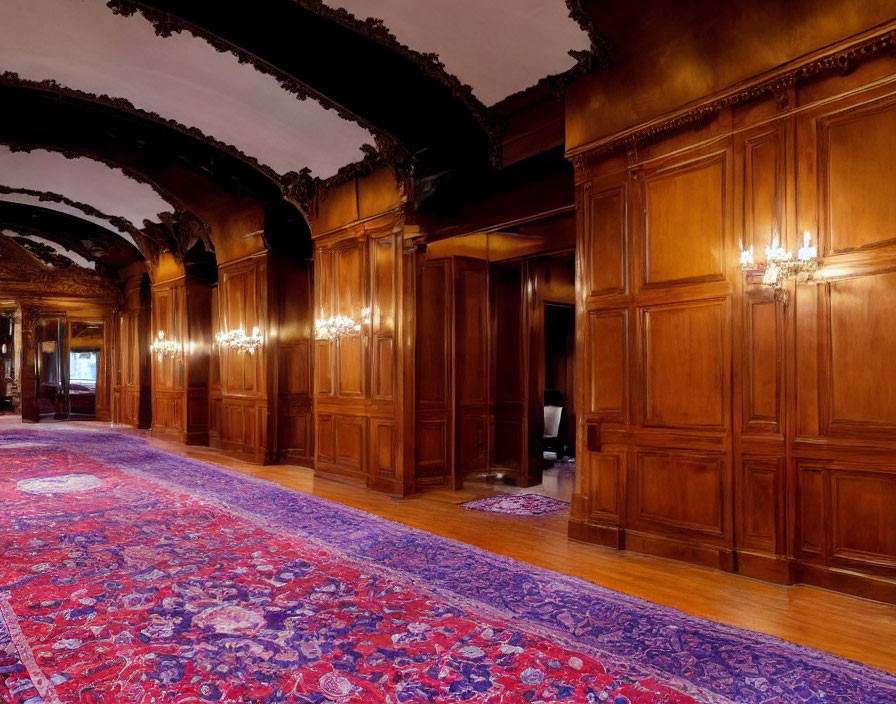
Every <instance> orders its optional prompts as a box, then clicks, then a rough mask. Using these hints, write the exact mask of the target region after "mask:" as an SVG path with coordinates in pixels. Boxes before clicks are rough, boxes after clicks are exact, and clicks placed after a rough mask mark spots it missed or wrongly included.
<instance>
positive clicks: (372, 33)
mask: <svg viewBox="0 0 896 704" xmlns="http://www.w3.org/2000/svg"><path fill="white" fill-rule="evenodd" d="M291 1H292V2H295V3H296V4H297V5H299V6H300V7H302V9H304V10H307V11H309V12H313V13H314V14H316V15H318V16H319V17H322V18H324V19H326V20H329V21H332V22H335V23H338V24H340V25H341V26H343V27H346V28H347V29H350V30H351V31H353V32H355V33H357V34H360V35H361V36H363V37H365V38H367V39H371V40H373V41H376V42H378V43H380V44H383V45H384V46H386V47H388V48H389V49H391V50H393V51H395V52H396V53H398V54H400V55H401V56H404V57H405V58H407V59H409V60H410V61H412V62H413V63H414V64H416V65H417V67H418V68H419V69H420V70H421V71H422V72H423V74H424V75H426V76H428V77H430V78H433V79H435V80H437V81H439V82H441V83H442V84H444V85H445V86H446V87H447V88H448V89H449V90H450V91H451V93H452V95H454V97H455V98H456V99H457V100H458V101H460V102H461V103H462V104H463V105H464V106H465V107H466V108H467V109H468V110H469V111H470V113H471V114H472V115H473V116H474V117H475V118H476V121H477V122H478V123H479V125H480V126H481V127H482V129H483V131H484V132H485V134H486V135H487V136H488V138H489V142H490V143H491V148H492V155H491V158H492V161H493V163H495V164H496V165H497V164H498V163H499V162H500V149H501V137H502V135H503V131H504V125H503V122H502V120H501V119H500V118H499V117H498V116H497V115H495V114H494V113H493V112H492V111H491V110H489V108H487V107H486V106H485V105H484V104H483V103H482V102H481V101H480V100H479V99H478V98H477V97H476V96H475V95H474V94H473V89H472V87H470V86H469V85H467V84H466V83H462V82H461V81H460V79H458V78H457V77H456V76H454V75H453V74H451V73H448V71H447V70H446V68H445V65H444V64H443V63H442V61H441V60H440V59H439V56H438V54H435V53H422V52H419V51H416V50H414V49H411V48H410V47H408V46H406V45H405V44H402V43H401V42H400V41H398V39H397V38H396V37H395V36H394V35H393V34H392V33H391V32H390V31H389V29H388V28H387V27H386V25H385V23H384V22H383V21H382V20H380V19H375V18H369V19H366V20H360V19H358V18H357V17H355V15H353V14H351V13H350V12H348V11H347V10H344V9H342V8H332V7H330V6H329V5H326V4H324V2H323V0H291ZM568 2H571V3H576V2H577V0H568ZM106 4H107V5H108V6H109V7H110V8H111V9H112V11H113V12H115V13H116V14H120V15H123V16H131V15H133V14H134V13H135V12H139V13H140V14H141V15H143V17H145V18H146V19H147V20H148V21H149V22H150V23H152V25H153V27H154V28H155V31H156V34H157V35H158V36H160V37H169V36H171V35H172V34H174V33H177V32H182V31H186V32H189V33H190V34H192V35H193V36H196V37H200V38H202V39H204V40H205V41H207V42H208V43H209V44H210V45H211V46H212V47H213V48H214V49H215V50H216V51H219V52H221V53H224V52H229V53H232V54H233V55H234V56H236V57H237V59H238V60H239V61H240V63H248V64H251V65H252V66H253V67H254V68H255V69H256V70H258V71H259V72H261V73H265V74H268V75H270V76H273V77H274V78H276V79H277V80H278V81H279V82H280V85H281V86H282V87H283V89H284V90H286V91H288V92H290V93H293V94H295V95H296V96H298V97H299V99H300V100H304V99H306V98H308V97H311V98H313V99H314V100H316V101H318V102H319V103H320V104H321V105H323V106H324V107H325V108H327V109H331V110H335V111H336V112H337V114H339V115H340V117H343V118H345V119H347V120H351V121H353V122H356V123H358V124H359V125H361V126H362V127H364V128H365V129H367V130H368V131H369V132H370V133H371V134H373V135H374V140H375V142H376V143H377V146H379V145H380V144H382V143H384V142H388V141H390V140H392V141H394V140H395V138H394V137H393V136H391V135H389V134H387V133H385V132H384V131H383V130H380V129H378V128H377V127H376V126H374V125H372V124H371V123H369V122H367V121H366V120H364V119H362V118H361V117H359V116H358V115H355V114H354V113H351V112H349V111H347V110H346V109H345V108H343V107H342V106H340V105H338V104H337V103H334V102H333V101H331V100H330V99H329V98H327V97H326V96H325V95H323V94H321V93H318V92H317V91H315V90H314V89H312V88H311V87H309V86H307V85H306V84H304V83H302V82H301V81H299V80H298V79H296V78H295V77H294V76H292V75H291V74H289V73H286V72H285V71H283V70H281V69H279V68H277V67H276V66H273V65H272V64H270V63H268V62H266V61H264V60H262V59H260V58H259V57H258V56H256V55H255V54H251V53H249V52H247V51H245V50H243V49H242V48H240V47H239V46H237V45H235V44H232V43H230V42H228V41H226V40H224V39H222V38H221V37H219V36H217V35H216V34H213V33H211V32H208V31H206V30H205V29H203V28H202V27H198V26H196V25H194V24H192V23H191V22H188V21H186V20H184V19H181V18H180V17H176V16H173V15H170V14H168V13H167V12H164V11H162V10H158V9H156V8H152V7H147V6H146V5H144V4H142V3H139V2H135V1H134V0H109V1H108V2H107V3H106ZM384 157H388V154H384ZM333 178H336V177H333ZM331 181H332V179H326V180H323V181H321V183H324V184H326V185H327V186H328V187H332V186H333V185H336V183H335V182H331Z"/></svg>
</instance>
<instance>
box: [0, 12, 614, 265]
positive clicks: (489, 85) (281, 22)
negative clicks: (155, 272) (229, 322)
mask: <svg viewBox="0 0 896 704" xmlns="http://www.w3.org/2000/svg"><path fill="white" fill-rule="evenodd" d="M579 2H580V0H565V1H564V0H489V1H488V2H482V1H481V0H426V2H423V1H422V0H383V2H380V3H375V4H372V3H363V2H361V1H360V0H257V1H256V2H252V3H222V2H220V0H191V1H190V2H186V3H185V2H182V1H181V0H146V1H145V2H134V1H133V0H108V1H107V0H78V1H74V0H0V105H4V106H7V105H12V106H14V109H11V110H8V109H6V110H0V215H3V214H4V213H6V215H7V216H9V212H10V208H12V207H13V206H16V205H18V206H20V209H23V208H31V209H34V210H35V211H37V210H39V211H40V212H39V213H36V214H33V215H34V217H35V218H36V219H40V220H45V221H46V220H47V218H48V217H50V216H48V215H47V213H53V212H55V214H56V215H58V216H59V217H69V218H73V219H78V220H79V223H80V224H79V225H78V226H77V227H74V226H73V225H72V222H71V221H70V222H68V223H67V228H68V230H69V231H74V230H78V231H79V232H80V231H82V229H83V228H88V229H89V228H94V229H95V231H97V232H100V231H104V232H105V234H104V235H103V236H104V237H107V238H109V237H111V238H112V240H113V241H115V242H116V243H117V244H116V245H115V246H113V247H112V248H111V249H109V248H108V247H107V248H106V249H107V250H108V251H110V252H112V254H111V255H108V256H106V258H105V261H106V264H109V265H112V264H111V262H112V261H114V262H122V261H129V260H130V258H131V257H133V256H134V254H135V253H136V251H137V250H136V248H137V247H139V249H140V251H141V252H142V253H143V255H144V256H146V257H147V258H154V257H155V256H156V255H157V254H158V253H159V252H161V251H164V250H166V249H170V250H171V251H175V252H178V253H180V254H183V253H184V252H185V251H187V250H188V249H189V248H190V247H191V246H192V245H193V243H195V242H196V240H197V239H198V238H201V239H203V241H204V242H205V244H206V245H207V246H206V249H210V246H211V240H210V239H209V233H210V229H209V227H208V225H206V223H207V222H212V219H213V216H214V215H215V212H216V208H217V207H218V204H220V203H222V202H223V201H225V200H227V199H233V201H234V202H237V201H239V202H241V203H243V204H244V205H245V204H246V203H248V202H252V203H255V205H253V206H252V207H257V206H258V205H261V206H262V207H263V209H264V213H265V214H266V225H265V229H266V236H267V235H268V234H271V233H274V232H275V231H276V232H279V233H280V234H279V235H278V236H279V237H281V238H282V239H284V241H286V240H295V239H296V238H302V237H306V236H307V233H308V228H307V223H306V222H304V220H303V219H302V213H300V212H299V210H298V208H301V209H302V210H303V211H304V213H306V214H307V213H308V209H309V208H310V207H313V204H314V203H315V202H316V200H317V195H318V194H319V191H320V189H321V188H325V187H327V185H329V183H330V182H332V183H338V182H340V181H341V180H345V179H346V178H350V177H351V176H352V175H354V174H357V173H362V172H363V171H364V170H366V169H370V168H372V166H373V165H375V164H378V163H387V164H390V165H392V166H393V167H394V168H395V170H396V174H399V173H402V174H406V173H409V172H410V170H411V169H413V170H414V173H415V175H417V176H418V177H421V178H429V177H434V178H440V177H441V174H444V173H449V172H451V171H453V170H460V169H463V170H469V171H471V172H477V171H487V170H488V168H489V167H488V164H489V162H491V163H497V158H496V155H497V153H498V146H499V144H500V141H501V137H500V134H501V128H500V124H501V121H502V119H503V118H502V117H501V114H500V110H499V109H498V108H495V107H487V106H491V105H493V104H494V103H497V102H499V101H501V100H502V99H504V98H506V97H507V96H509V95H510V94H516V93H519V92H520V91H525V90H526V89H528V88H531V87H532V86H534V85H536V84H542V83H544V82H545V81H546V80H552V77H556V76H555V74H561V76H568V75H571V72H573V71H578V70H581V69H583V68H588V67H589V66H590V65H591V64H593V63H595V59H597V62H596V63H597V64H602V63H604V61H605V60H606V51H607V48H608V45H606V43H604V42H603V40H602V38H601V36H600V35H599V34H598V33H597V32H596V31H595V30H594V27H593V26H592V25H591V24H590V22H589V21H588V20H587V17H586V16H585V14H584V13H583V12H582V11H581V8H580V5H579ZM368 15H374V16H375V17H373V18H368ZM561 82H562V81H561ZM458 178H459V179H461V180H462V179H463V177H458ZM240 207H242V206H240ZM246 207H249V206H246ZM20 214H21V213H20ZM204 218H205V219H204ZM50 219H52V218H50ZM9 225H10V223H7V222H5V221H4V220H2V219H0V227H5V226H9ZM32 225H33V223H32ZM58 226H59V223H58V222H57V223H55V224H53V226H52V227H50V226H49V225H47V227H48V228H49V229H50V230H52V232H50V233H49V234H47V235H46V236H47V237H49V238H50V239H51V240H52V241H54V242H56V243H57V244H58V245H59V246H63V247H68V248H69V249H71V251H74V252H78V253H79V255H83V252H84V251H87V250H88V249H89V247H88V248H87V249H84V247H82V245H81V244H79V242H77V241H75V240H74V239H72V240H71V241H69V240H66V234H65V232H64V230H65V229H66V228H62V229H59V228H58ZM54 228H56V229H54ZM268 229H270V230H271V233H267V230H268ZM30 234H31V235H32V236H36V237H39V236H41V235H40V234H35V233H34V232H33V231H32V232H30ZM82 234H83V232H82ZM85 241H87V242H90V241H91V238H90V237H87V238H86V239H85ZM57 254H59V253H58V252H57ZM48 256H50V255H49V254H48ZM110 257H111V259H110ZM88 260H90V257H89V256H88Z"/></svg>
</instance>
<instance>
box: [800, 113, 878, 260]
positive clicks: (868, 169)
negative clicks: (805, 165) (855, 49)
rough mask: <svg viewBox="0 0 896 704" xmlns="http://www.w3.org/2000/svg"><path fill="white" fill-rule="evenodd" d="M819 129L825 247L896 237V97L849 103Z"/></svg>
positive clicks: (860, 245)
mask: <svg viewBox="0 0 896 704" xmlns="http://www.w3.org/2000/svg"><path fill="white" fill-rule="evenodd" d="M818 129H819V131H820V133H821V134H820V139H819V141H820V151H821V155H820V175H819V178H820V183H821V188H822V191H821V194H820V195H821V198H822V202H824V203H826V206H827V207H826V208H825V209H824V214H825V215H826V216H827V217H826V218H825V220H826V234H827V252H828V253H836V252H848V251H850V250H854V249H859V248H863V247H871V246H878V245H881V244H886V243H893V242H896V236H894V233H893V222H894V221H896V184H894V183H893V168H892V167H893V159H894V156H896V100H894V99H892V98H888V99H885V100H883V101H878V102H875V103H873V104H872V105H869V106H867V107H861V108H858V109H856V108H853V107H849V108H847V109H845V110H843V111H840V112H837V113H834V114H831V115H829V116H827V117H825V118H824V119H822V120H820V121H819V123H818Z"/></svg>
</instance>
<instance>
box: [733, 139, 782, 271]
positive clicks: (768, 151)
mask: <svg viewBox="0 0 896 704" xmlns="http://www.w3.org/2000/svg"><path fill="white" fill-rule="evenodd" d="M744 152H745V154H744V230H745V232H744V242H743V246H744V249H749V248H750V247H753V253H754V256H755V257H757V259H758V257H760V256H761V255H762V254H763V253H764V252H765V248H766V247H767V246H768V245H769V244H771V242H772V240H773V239H774V237H776V236H777V237H779V238H780V240H781V241H783V238H784V227H783V226H784V219H783V218H784V212H783V210H784V131H783V128H782V127H781V126H778V127H777V128H773V129H771V130H764V131H763V132H761V133H760V134H756V135H752V136H750V137H748V138H747V139H746V140H745V144H744Z"/></svg>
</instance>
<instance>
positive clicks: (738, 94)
mask: <svg viewBox="0 0 896 704" xmlns="http://www.w3.org/2000/svg"><path fill="white" fill-rule="evenodd" d="M894 48H896V29H891V30H888V31H887V32H884V33H883V34H880V35H877V36H873V37H870V38H865V39H862V40H860V41H858V42H856V43H855V44H853V45H851V46H847V47H845V48H840V49H838V50H836V51H833V52H830V53H828V54H821V55H816V56H815V57H813V58H811V59H810V60H808V61H806V62H805V63H803V64H800V65H797V66H795V67H790V68H786V69H784V70H783V71H780V72H777V73H775V74H773V75H771V76H767V77H760V78H759V79H757V80H756V81H755V82H753V83H749V84H747V85H744V86H739V87H737V88H734V89H730V90H729V91H727V92H725V93H723V94H722V95H720V96H719V97H716V98H712V99H710V100H708V101H706V102H704V103H701V104H699V105H697V106H695V107H693V108H690V109H686V110H684V111H679V112H677V113H674V114H672V115H669V116H667V117H665V118H661V119H658V120H656V121H655V122H653V123H651V124H650V125H648V126H647V127H643V128H637V129H634V130H632V131H630V132H627V133H625V134H622V135H620V136H617V137H610V138H607V139H606V140H602V141H599V142H597V143H591V144H590V145H588V144H586V145H583V146H580V147H577V148H576V149H575V150H571V151H568V152H567V156H568V157H569V158H570V159H573V160H574V159H575V158H576V157H577V156H579V155H586V156H587V158H589V159H593V158H597V157H600V156H604V155H606V154H609V153H612V152H616V151H622V150H625V149H628V148H630V147H633V146H637V145H638V144H645V143H647V142H650V141H653V140H656V139H658V138H660V137H662V136H664V135H666V134H669V133H671V132H675V131H678V130H682V129H686V128H691V127H697V126H699V125H701V124H705V123H706V122H708V121H710V120H712V119H713V118H715V117H716V116H717V115H718V114H719V113H720V112H721V111H722V110H724V109H725V108H729V107H733V106H735V105H740V104H741V103H746V102H749V101H751V100H756V99H757V98H761V97H765V96H768V95H777V96H778V100H777V104H776V107H777V108H778V109H779V110H785V109H787V104H788V103H789V98H787V96H788V95H789V91H790V89H791V88H793V87H794V86H795V85H796V84H797V83H799V82H801V81H806V80H809V79H811V78H814V77H816V76H819V75H822V74H825V73H831V72H835V71H839V72H843V73H845V72H846V71H848V70H850V69H851V68H852V66H853V65H854V64H856V63H859V62H861V61H864V60H866V59H869V58H871V57H872V56H875V55H876V54H879V53H881V52H883V51H886V50H892V49H894ZM781 96H785V98H786V102H785V101H783V100H782V99H781ZM573 164H575V161H573Z"/></svg>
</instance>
